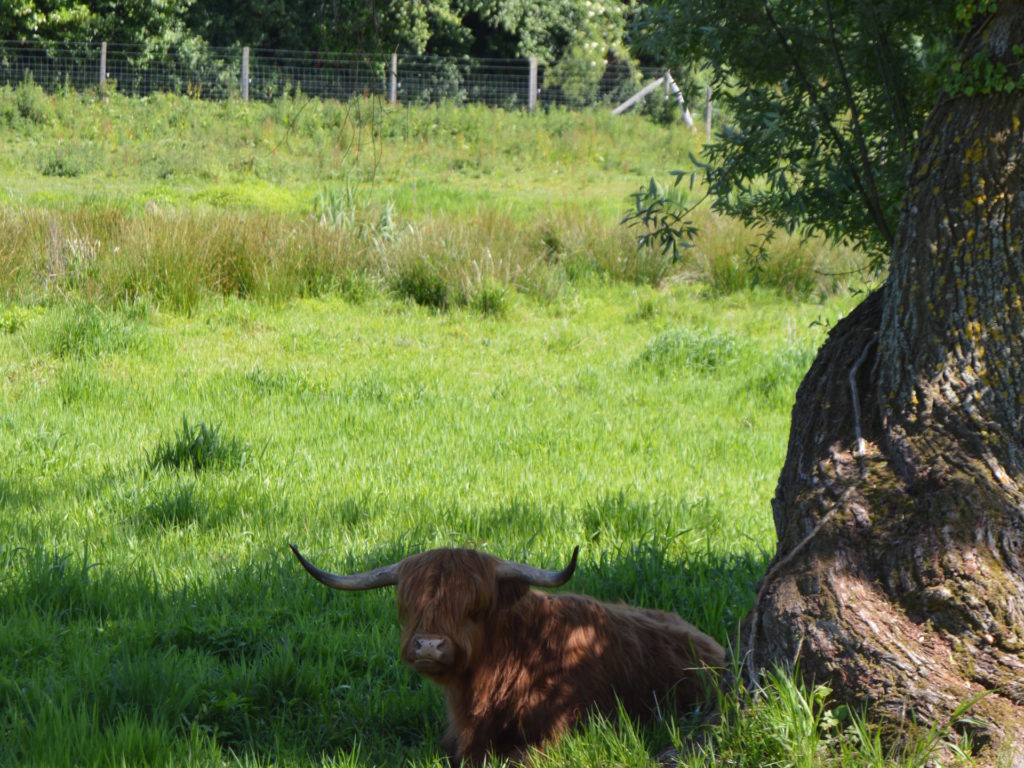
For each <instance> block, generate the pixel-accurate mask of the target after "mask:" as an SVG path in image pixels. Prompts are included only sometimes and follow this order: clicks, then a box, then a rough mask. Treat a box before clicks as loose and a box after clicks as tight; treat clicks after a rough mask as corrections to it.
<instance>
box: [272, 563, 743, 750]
mask: <svg viewBox="0 0 1024 768" xmlns="http://www.w3.org/2000/svg"><path fill="white" fill-rule="evenodd" d="M292 551H294V552H295V556H296V557H297V558H298V559H299V562H301V563H302V565H303V566H304V567H305V568H306V570H307V571H309V573H311V574H312V575H313V577H314V578H315V579H317V580H318V581H320V582H322V583H324V584H326V585H327V586H329V587H333V588H334V589H346V590H362V589H376V588H378V587H385V586H389V585H397V586H398V615H399V618H400V620H401V621H402V660H403V661H404V662H405V663H406V664H408V665H409V666H410V667H412V668H413V669H415V670H416V671H417V672H419V673H420V674H422V675H425V676H426V677H428V678H429V679H431V680H433V681H434V682H435V683H437V684H438V685H439V686H441V688H443V689H444V692H445V696H446V699H447V705H448V716H449V723H448V731H447V734H446V735H445V738H444V742H443V746H444V748H445V749H446V750H448V752H449V754H451V755H452V756H454V757H456V758H457V759H460V760H463V761H466V762H469V763H473V764H477V763H480V762H481V761H482V760H483V758H484V756H485V755H486V754H488V753H493V754H495V755H499V756H505V757H513V758H518V757H522V756H524V755H525V753H526V751H527V749H528V748H529V747H531V746H538V745H540V744H542V743H543V742H545V741H548V740H550V739H553V738H556V737H558V736H559V735H560V734H561V733H563V732H564V731H565V730H566V729H568V728H571V727H573V726H574V725H576V724H577V723H579V722H580V721H581V720H583V719H585V718H586V717H587V716H588V715H589V714H591V713H600V714H602V715H605V716H607V717H614V716H615V715H616V714H617V713H618V711H619V706H620V703H621V706H622V708H623V709H624V710H625V712H626V713H628V714H629V715H630V716H632V717H639V718H642V717H644V716H646V715H650V714H651V712H652V711H653V710H654V709H655V707H657V706H658V701H659V700H661V701H662V702H664V700H665V699H666V697H667V698H668V699H671V700H672V701H674V703H675V706H676V707H677V708H679V709H682V710H685V709H688V708H692V707H694V706H696V705H699V704H702V703H704V702H706V701H708V700H709V694H710V692H711V688H712V687H713V684H714V677H715V673H716V672H717V671H719V670H721V668H722V667H724V666H725V661H726V659H725V651H724V650H723V649H722V646H720V645H719V644H718V643H716V642H715V641H714V640H713V639H711V638H710V637H708V636H707V635H705V634H704V633H703V632H701V631H700V630H698V629H697V628H696V627H694V626H693V625H692V624H690V623H688V622H686V621H684V620H683V619H682V618H680V617H679V616H676V615H675V614H671V613H665V612H664V611H655V610H646V609H642V608H633V607H631V606H628V605H621V604H618V605H613V604H609V603H602V602H599V601H597V600H594V599H592V598H589V597H585V596H583V595H571V594H563V595H549V594H546V593H543V592H535V591H533V590H531V589H530V587H531V586H540V587H557V586H560V585H562V584H564V583H565V582H567V581H568V580H569V578H570V577H571V576H572V574H573V571H574V570H575V568H576V557H577V555H578V554H579V547H577V548H576V549H575V550H573V553H572V560H571V561H570V562H569V565H568V566H566V568H565V569H563V570H562V571H559V572H554V571H546V570H543V569H540V568H534V567H532V566H528V565H521V564H519V563H513V562H509V561H506V560H501V559H499V558H497V557H493V556H492V555H488V554H484V553H482V552H477V551H474V550H470V549H437V550H433V551H430V552H424V553H422V554H418V555H411V556H410V557H407V558H405V559H404V560H402V561H400V562H398V563H394V564H392V565H386V566H383V567H381V568H377V569H375V570H372V571H367V572H365V573H359V574H354V575H349V576H339V575H336V574H332V573H327V572H326V571H322V570H320V569H319V568H317V567H316V566H315V565H313V564H312V563H310V562H309V561H308V560H306V558H304V557H303V556H302V555H301V554H299V551H298V549H296V548H295V546H294V545H292Z"/></svg>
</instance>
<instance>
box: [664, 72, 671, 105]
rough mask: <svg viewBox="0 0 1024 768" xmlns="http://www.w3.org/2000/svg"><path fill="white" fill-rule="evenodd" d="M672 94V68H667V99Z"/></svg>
mask: <svg viewBox="0 0 1024 768" xmlns="http://www.w3.org/2000/svg"><path fill="white" fill-rule="evenodd" d="M671 95H672V70H670V69H666V70H665V99H666V100H667V99H668V97H669V96H671Z"/></svg>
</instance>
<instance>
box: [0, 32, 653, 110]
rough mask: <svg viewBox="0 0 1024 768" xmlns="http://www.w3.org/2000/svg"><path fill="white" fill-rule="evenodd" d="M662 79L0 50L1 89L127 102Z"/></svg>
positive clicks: (423, 62) (614, 96)
mask: <svg viewBox="0 0 1024 768" xmlns="http://www.w3.org/2000/svg"><path fill="white" fill-rule="evenodd" d="M661 74H663V73H662V72H661V71H660V70H656V69H647V68H638V67H634V66H632V65H630V64H628V63H626V62H610V63H608V64H606V65H604V66H598V65H595V64H589V63H581V64H580V65H577V66H573V65H571V64H568V63H564V62H562V63H559V64H557V65H554V66H547V65H544V64H540V63H537V62H536V61H534V62H532V63H531V60H529V59H479V58H441V57H435V56H418V55H403V54H398V55H393V56H388V55H375V54H336V53H316V52H308V51H283V50H269V49H258V48H254V49H251V50H250V49H248V48H212V47H208V46H181V47H170V48H166V49H163V50H153V49H151V48H148V47H146V46H141V45H119V44H114V43H111V44H106V43H53V44H43V45H41V44H39V43H20V42H10V41H0V86H11V87H14V86H17V85H18V84H19V83H21V82H23V81H25V80H28V79H31V80H32V81H33V82H35V83H36V84H38V85H39V86H41V87H42V88H44V89H46V90H48V91H54V90H57V89H60V88H67V87H70V88H73V89H75V90H83V89H86V88H98V87H104V88H108V89H116V90H117V91H118V92H120V93H123V94H126V95H130V96H146V95H148V94H151V93H155V92H164V93H176V94H183V95H188V96H192V97H196V98H204V99H225V98H230V97H233V96H236V97H240V98H246V99H258V100H272V99H275V98H277V97H279V96H282V95H284V94H295V93H298V92H301V93H303V94H306V95H308V96H316V97H320V98H324V99H339V100H347V99H350V98H353V97H357V96H378V97H381V98H384V99H388V100H390V101H392V102H394V103H398V104H430V103H436V102H440V101H452V102H458V103H482V104H487V105H490V106H496V107H505V108H527V107H528V108H533V107H534V106H540V107H542V108H543V107H549V106H554V105H560V106H568V107H584V106H590V105H595V104H611V103H615V102H617V101H621V100H622V99H624V98H626V97H628V96H629V95H630V94H632V93H633V92H634V91H636V89H637V87H639V85H640V84H641V83H642V82H644V81H645V80H649V79H650V78H653V77H658V76H660V75H661Z"/></svg>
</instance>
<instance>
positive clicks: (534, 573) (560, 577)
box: [498, 547, 580, 587]
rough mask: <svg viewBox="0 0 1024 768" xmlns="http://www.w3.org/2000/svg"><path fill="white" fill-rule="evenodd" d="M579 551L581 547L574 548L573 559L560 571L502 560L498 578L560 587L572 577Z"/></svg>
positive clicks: (535, 585)
mask: <svg viewBox="0 0 1024 768" xmlns="http://www.w3.org/2000/svg"><path fill="white" fill-rule="evenodd" d="M579 553H580V548H579V547H576V548H575V549H573V551H572V559H571V560H569V564H568V565H567V566H565V568H563V569H562V570H560V571H546V570H544V569H543V568H534V567H533V566H532V565H523V564H522V563H513V562H510V561H508V560H502V561H501V565H499V566H498V578H499V579H522V580H523V581H525V582H527V583H528V584H531V585H532V586H534V587H560V586H562V585H563V584H565V582H567V581H568V580H569V579H570V578H571V577H572V574H573V571H575V570H576V556H577V555H579Z"/></svg>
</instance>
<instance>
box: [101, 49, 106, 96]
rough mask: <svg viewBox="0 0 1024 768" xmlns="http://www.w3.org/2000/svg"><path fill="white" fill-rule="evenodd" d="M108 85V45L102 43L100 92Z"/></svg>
mask: <svg viewBox="0 0 1024 768" xmlns="http://www.w3.org/2000/svg"><path fill="white" fill-rule="evenodd" d="M106 85H107V44H106V43H100V92H101V93H102V92H103V90H104V89H105V88H106Z"/></svg>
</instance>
